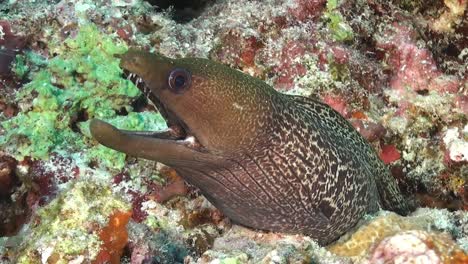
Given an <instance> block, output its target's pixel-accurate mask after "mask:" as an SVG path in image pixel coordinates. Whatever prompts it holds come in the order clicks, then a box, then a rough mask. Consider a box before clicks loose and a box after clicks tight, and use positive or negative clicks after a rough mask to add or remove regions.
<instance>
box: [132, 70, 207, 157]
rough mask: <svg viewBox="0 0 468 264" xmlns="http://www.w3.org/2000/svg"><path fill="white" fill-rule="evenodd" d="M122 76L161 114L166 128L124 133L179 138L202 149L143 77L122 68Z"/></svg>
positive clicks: (186, 127) (180, 120) (185, 126)
mask: <svg viewBox="0 0 468 264" xmlns="http://www.w3.org/2000/svg"><path fill="white" fill-rule="evenodd" d="M124 76H126V78H127V79H128V80H130V81H131V82H133V83H134V84H135V86H136V87H137V88H138V89H139V90H140V91H141V92H142V93H143V94H144V95H145V96H146V98H147V100H148V103H149V104H150V105H153V106H154V108H155V110H157V111H159V113H160V114H161V116H162V117H163V118H164V119H165V120H166V124H167V127H168V129H166V130H164V131H126V133H129V134H133V135H138V136H144V137H153V138H159V139H168V140H180V141H187V142H189V143H190V144H189V145H190V146H191V147H193V148H197V149H198V150H201V149H202V146H201V144H200V143H199V142H198V140H197V139H196V137H195V136H194V135H193V134H192V133H191V131H190V128H189V127H188V126H187V125H186V124H185V123H184V121H183V120H182V119H180V118H179V117H177V115H176V114H175V113H174V112H172V111H171V110H170V109H169V108H168V107H167V106H166V105H164V104H163V103H162V102H161V100H159V98H158V97H157V96H156V95H154V94H153V93H152V92H151V89H150V88H149V87H148V86H147V85H146V83H145V82H144V80H143V78H141V77H139V76H138V75H137V74H135V73H131V72H129V71H128V70H124Z"/></svg>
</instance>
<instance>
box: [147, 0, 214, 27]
mask: <svg viewBox="0 0 468 264" xmlns="http://www.w3.org/2000/svg"><path fill="white" fill-rule="evenodd" d="M215 1H216V0H172V1H171V0H147V2H148V3H150V4H152V5H153V6H155V7H156V10H158V11H163V10H167V9H168V8H170V7H172V13H171V15H172V19H174V20H175V21H176V22H178V23H187V22H189V21H191V20H192V19H195V18H197V17H198V16H200V14H201V13H202V12H203V11H204V9H205V8H206V7H207V6H209V5H211V4H213V3H214V2H215Z"/></svg>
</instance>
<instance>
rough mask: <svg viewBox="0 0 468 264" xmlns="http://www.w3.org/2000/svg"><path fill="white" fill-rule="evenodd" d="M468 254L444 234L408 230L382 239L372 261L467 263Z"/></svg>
mask: <svg viewBox="0 0 468 264" xmlns="http://www.w3.org/2000/svg"><path fill="white" fill-rule="evenodd" d="M466 261H468V255H466V254H465V253H464V252H463V251H461V250H460V249H459V248H457V246H456V245H455V243H454V242H453V241H452V240H451V239H450V238H449V237H448V236H443V235H436V234H429V233H427V232H424V231H407V232H403V233H399V234H396V235H394V236H390V237H387V238H385V239H384V240H382V241H381V242H380V243H379V244H378V245H377V247H376V248H375V249H374V251H373V253H372V256H371V258H370V263H374V264H380V263H381V264H384V263H395V264H396V263H420V264H439V263H447V264H448V263H452V264H462V263H467V262H466Z"/></svg>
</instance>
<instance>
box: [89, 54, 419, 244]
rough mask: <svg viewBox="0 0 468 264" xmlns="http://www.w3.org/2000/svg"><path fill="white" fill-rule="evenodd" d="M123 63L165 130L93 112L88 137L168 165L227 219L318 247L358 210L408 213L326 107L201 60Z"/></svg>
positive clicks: (354, 136)
mask: <svg viewBox="0 0 468 264" xmlns="http://www.w3.org/2000/svg"><path fill="white" fill-rule="evenodd" d="M121 67H122V68H123V69H125V70H127V71H129V72H131V73H132V75H131V76H132V78H133V79H134V80H135V82H136V84H137V85H138V86H140V88H141V89H142V90H143V91H144V92H145V94H146V95H147V96H148V97H149V99H150V100H151V101H153V103H154V104H156V105H157V106H158V108H159V110H160V111H161V114H162V115H163V116H164V117H165V118H166V121H167V123H168V127H169V129H168V130H166V131H155V132H145V131H124V130H119V129H117V128H115V127H113V126H111V125H110V124H108V123H105V122H103V121H100V120H97V119H94V120H92V121H91V125H90V129H91V133H92V135H93V136H94V138H96V139H97V140H98V141H99V142H100V143H101V144H103V145H105V146H108V147H110V148H113V149H115V150H118V151H122V152H125V153H127V154H129V155H132V156H136V157H142V158H146V159H151V160H155V161H158V162H161V163H164V164H166V165H168V166H171V167H173V168H175V169H176V171H177V172H178V173H179V174H180V175H181V176H182V177H183V178H184V179H185V180H186V181H187V182H189V183H191V184H193V185H195V186H197V187H198V188H199V189H200V190H201V192H202V193H203V195H205V197H206V198H207V199H208V200H209V201H210V202H211V203H212V204H213V205H214V206H216V207H217V208H218V209H220V210H221V211H222V212H223V213H224V214H225V215H226V216H228V217H229V218H230V219H231V220H232V221H234V222H235V223H238V224H241V225H245V226H248V227H252V228H256V229H262V230H271V231H277V232H287V233H301V234H306V235H309V236H311V237H312V238H314V239H316V240H317V241H318V242H319V243H320V244H322V245H323V244H328V243H330V242H332V241H334V240H336V239H337V238H338V237H339V236H340V235H342V234H343V233H345V232H346V231H347V230H349V229H350V228H351V227H353V226H354V225H355V224H356V223H357V222H358V221H359V219H360V218H361V217H362V216H363V215H364V214H366V213H369V212H374V211H376V210H378V209H379V208H385V209H388V210H393V211H396V212H398V213H400V214H406V213H408V212H409V210H410V208H409V206H408V203H407V201H406V200H405V198H404V197H403V196H402V194H401V193H400V190H399V189H398V186H397V184H396V181H395V180H394V179H393V178H392V176H391V174H390V173H389V171H388V169H387V168H386V167H385V165H384V164H383V163H382V161H381V160H380V159H379V158H378V157H377V155H376V153H375V151H374V150H373V149H372V147H371V146H370V145H369V144H368V143H367V142H366V141H365V139H364V138H363V137H362V136H361V135H360V134H359V133H358V132H357V131H356V130H355V129H354V128H353V127H352V126H351V125H350V124H349V123H348V122H347V121H346V120H345V119H344V118H343V117H342V116H341V115H340V114H339V113H337V112H336V111H334V110H333V109H332V108H330V107H329V106H328V105H326V104H323V103H321V102H319V101H316V100H313V99H309V98H304V97H299V96H290V95H285V94H282V93H279V92H277V91H275V90H274V89H273V88H272V87H270V86H269V85H267V84H266V83H264V82H262V81H261V80H259V79H256V78H253V77H251V76H248V75H246V74H243V73H241V72H239V71H237V70H234V69H231V68H229V67H226V66H224V65H221V64H219V63H215V62H213V61H210V60H206V59H197V58H183V59H170V58H167V57H164V56H161V55H157V54H152V53H148V52H144V51H137V50H130V51H128V52H127V53H126V54H124V55H123V56H122V57H121Z"/></svg>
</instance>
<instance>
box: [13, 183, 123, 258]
mask: <svg viewBox="0 0 468 264" xmlns="http://www.w3.org/2000/svg"><path fill="white" fill-rule="evenodd" d="M128 209H129V207H128V204H126V203H125V202H123V201H121V200H119V199H118V198H116V197H114V196H113V195H112V193H111V190H110V189H109V188H108V187H106V186H102V185H100V184H97V183H94V182H92V181H80V182H75V183H73V184H71V185H69V186H68V188H66V190H65V191H63V192H62V193H61V195H59V196H58V197H57V198H56V199H54V200H53V201H52V202H51V203H49V204H48V205H47V206H45V207H42V208H40V209H39V210H38V211H37V214H36V215H35V216H34V217H33V219H32V220H31V223H30V224H29V226H28V228H26V229H24V230H22V232H21V233H20V234H18V235H17V237H16V239H14V238H15V237H12V238H10V239H9V241H11V242H10V243H11V244H12V245H14V247H12V248H9V249H7V250H8V252H7V253H6V254H8V255H10V254H11V255H13V256H15V257H13V258H14V259H16V260H17V262H16V263H35V262H36V261H37V260H39V259H40V260H41V261H42V262H65V261H77V262H78V261H80V262H83V261H88V262H89V261H91V260H94V259H96V257H97V256H98V255H99V254H100V251H101V250H104V251H107V250H109V249H108V245H107V244H108V243H107V241H108V240H106V238H105V237H104V235H103V232H106V229H108V228H111V227H113V226H114V224H113V223H112V221H125V219H117V220H115V219H113V218H112V217H111V216H112V215H119V214H125V212H127V211H128ZM120 212H121V213H120ZM109 219H110V220H109ZM109 221H111V222H109ZM122 224H123V226H125V223H121V224H120V226H122ZM116 229H117V228H115V229H114V230H113V232H115V230H116ZM112 235H113V236H115V235H116V234H114V233H113V234H112ZM78 238H79V241H81V242H78V241H77V239H78ZM101 247H103V248H102V249H101Z"/></svg>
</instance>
